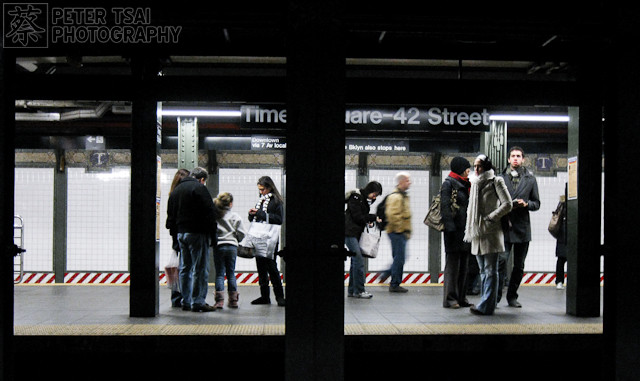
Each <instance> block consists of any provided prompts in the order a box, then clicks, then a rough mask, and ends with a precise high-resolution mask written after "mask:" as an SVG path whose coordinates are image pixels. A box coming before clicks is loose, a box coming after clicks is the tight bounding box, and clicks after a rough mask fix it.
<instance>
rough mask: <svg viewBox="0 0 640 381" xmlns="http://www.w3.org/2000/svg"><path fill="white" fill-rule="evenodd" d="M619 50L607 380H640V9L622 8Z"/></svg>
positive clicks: (609, 151)
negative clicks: (639, 172) (639, 173)
mask: <svg viewBox="0 0 640 381" xmlns="http://www.w3.org/2000/svg"><path fill="white" fill-rule="evenodd" d="M614 16H615V18H616V19H615V20H614V21H616V22H617V25H614V28H611V29H612V31H613V32H614V35H615V40H614V42H615V44H614V50H613V51H612V52H610V54H607V55H605V57H606V58H607V62H609V63H610V65H607V66H606V68H607V69H609V70H608V73H610V74H609V77H608V78H607V79H608V81H607V83H608V84H609V85H610V88H609V90H610V92H608V93H607V94H608V95H609V97H608V99H607V108H606V112H605V129H604V131H605V132H604V138H605V190H604V195H605V202H604V208H605V210H604V218H605V227H604V237H605V248H606V249H605V251H604V260H605V279H604V314H603V316H604V335H605V348H604V350H603V353H605V355H606V362H605V364H606V376H607V377H606V379H607V380H639V379H640V357H639V356H638V353H640V342H639V341H638V337H640V324H638V322H639V321H640V309H638V308H636V306H638V305H639V304H640V293H638V279H639V278H638V276H637V269H639V268H640V255H638V250H637V248H636V244H635V241H636V238H637V237H639V236H640V224H638V221H637V219H638V207H637V206H636V204H637V202H636V201H635V200H636V199H637V197H636V196H635V191H634V190H635V189H638V186H639V185H640V184H639V183H640V181H638V176H637V158H638V152H639V142H640V67H638V59H640V46H639V45H638V43H637V42H638V41H639V39H640V28H638V20H640V11H638V9H636V8H635V7H632V6H629V7H622V9H620V10H619V13H618V14H616V15H614Z"/></svg>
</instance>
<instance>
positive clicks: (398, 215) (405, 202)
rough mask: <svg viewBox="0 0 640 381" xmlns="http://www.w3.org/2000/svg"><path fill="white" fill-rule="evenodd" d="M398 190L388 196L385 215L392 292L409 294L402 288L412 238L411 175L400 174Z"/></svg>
mask: <svg viewBox="0 0 640 381" xmlns="http://www.w3.org/2000/svg"><path fill="white" fill-rule="evenodd" d="M395 183H396V188H395V189H394V191H393V192H392V193H390V194H389V195H388V196H387V201H386V203H385V204H386V205H385V214H386V218H387V220H388V223H387V226H386V228H385V231H386V232H387V234H388V235H389V240H390V241H391V255H392V256H393V263H392V264H391V269H390V270H389V271H388V272H390V273H391V283H390V285H389V291H390V292H407V291H409V290H407V289H406V288H404V287H402V286H400V283H402V275H403V271H404V263H405V260H406V256H407V253H406V251H407V241H408V240H409V239H410V238H411V207H410V205H409V195H408V194H407V191H408V190H409V188H410V187H411V175H410V174H409V173H407V172H400V173H398V174H397V175H396V177H395Z"/></svg>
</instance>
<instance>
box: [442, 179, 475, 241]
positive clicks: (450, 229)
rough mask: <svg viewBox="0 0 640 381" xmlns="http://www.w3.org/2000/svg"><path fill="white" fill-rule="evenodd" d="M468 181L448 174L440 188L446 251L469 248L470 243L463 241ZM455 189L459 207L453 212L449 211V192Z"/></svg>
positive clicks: (467, 203)
mask: <svg viewBox="0 0 640 381" xmlns="http://www.w3.org/2000/svg"><path fill="white" fill-rule="evenodd" d="M469 186H470V185H469V183H466V184H465V183H464V182H462V181H460V180H457V179H454V178H453V177H450V176H448V177H447V178H446V179H445V180H444V182H443V183H442V188H441V190H440V200H441V201H440V212H441V214H442V222H443V223H444V249H445V251H446V252H453V251H467V250H471V244H470V243H468V242H464V241H463V238H464V230H465V226H466V223H467V207H468V206H469ZM454 189H456V190H457V191H458V194H457V196H456V203H457V204H458V206H459V207H460V209H458V210H457V212H456V213H455V214H454V213H453V212H452V211H451V194H452V193H453V190H454Z"/></svg>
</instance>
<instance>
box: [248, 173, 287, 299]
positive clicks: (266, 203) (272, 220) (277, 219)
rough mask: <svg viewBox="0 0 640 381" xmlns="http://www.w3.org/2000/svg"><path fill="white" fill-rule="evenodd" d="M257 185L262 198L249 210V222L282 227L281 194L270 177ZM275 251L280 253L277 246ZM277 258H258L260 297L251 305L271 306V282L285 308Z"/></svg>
mask: <svg viewBox="0 0 640 381" xmlns="http://www.w3.org/2000/svg"><path fill="white" fill-rule="evenodd" d="M257 185H258V192H259V195H260V198H259V199H258V202H257V203H256V206H255V207H254V208H251V209H249V221H250V222H267V223H269V224H275V225H282V219H283V215H284V213H283V204H284V200H283V199H282V196H281V195H280V192H278V188H277V187H276V185H275V184H274V182H273V180H272V179H271V177H269V176H263V177H261V178H260V179H258V184H257ZM275 251H276V252H277V251H278V249H277V246H276V249H275ZM275 257H276V256H275V253H269V255H268V256H267V257H266V258H265V257H256V267H257V269H258V282H259V284H260V297H259V298H257V299H255V300H253V301H252V302H251V304H271V299H270V297H269V293H270V292H269V281H271V285H272V287H273V293H274V294H275V297H276V301H277V303H278V305H279V306H282V307H284V306H285V298H284V288H283V287H282V281H281V279H280V271H278V263H277V262H276V258H275Z"/></svg>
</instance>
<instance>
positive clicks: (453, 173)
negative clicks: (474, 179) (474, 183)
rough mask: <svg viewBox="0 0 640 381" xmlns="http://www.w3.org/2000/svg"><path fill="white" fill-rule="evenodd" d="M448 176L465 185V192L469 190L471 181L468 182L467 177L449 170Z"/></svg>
mask: <svg viewBox="0 0 640 381" xmlns="http://www.w3.org/2000/svg"><path fill="white" fill-rule="evenodd" d="M449 177H451V178H454V179H456V180H458V181H460V182H461V183H462V184H464V185H466V186H467V192H470V187H471V183H469V178H468V177H462V176H460V175H459V174H457V173H455V172H449Z"/></svg>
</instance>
